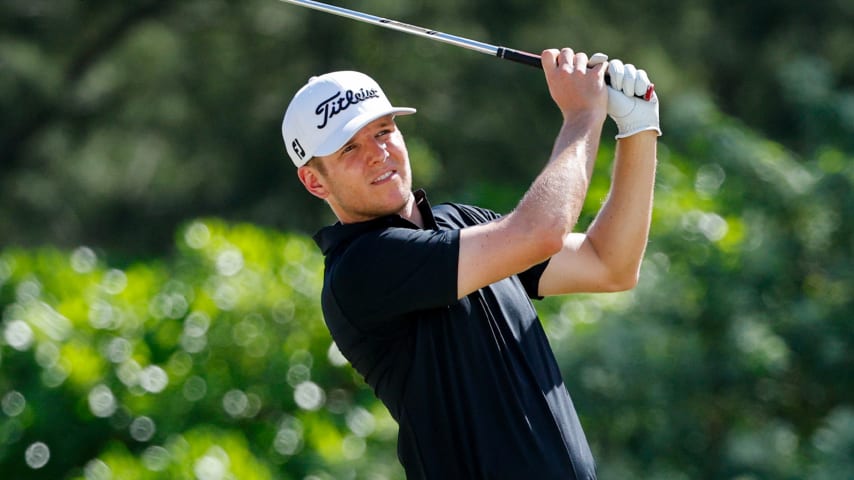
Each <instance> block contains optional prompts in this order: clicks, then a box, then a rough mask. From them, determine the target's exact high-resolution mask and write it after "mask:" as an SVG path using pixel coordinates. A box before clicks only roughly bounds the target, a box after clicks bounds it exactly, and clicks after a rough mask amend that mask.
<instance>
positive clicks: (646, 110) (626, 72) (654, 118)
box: [587, 53, 661, 139]
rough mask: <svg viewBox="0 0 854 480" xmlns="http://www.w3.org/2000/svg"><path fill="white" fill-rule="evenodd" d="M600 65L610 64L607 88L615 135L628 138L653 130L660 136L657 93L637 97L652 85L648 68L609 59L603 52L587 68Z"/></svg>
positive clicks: (591, 58)
mask: <svg viewBox="0 0 854 480" xmlns="http://www.w3.org/2000/svg"><path fill="white" fill-rule="evenodd" d="M601 64H607V65H608V76H609V77H610V80H611V86H610V87H609V88H608V115H610V117H611V118H612V119H614V122H615V123H616V124H617V136H616V137H615V138H617V139H620V138H625V137H628V136H631V135H634V134H636V133H638V132H643V131H646V130H654V131H656V132H657V133H658V135H661V127H660V126H659V120H658V95H657V94H655V93H653V95H652V98H651V99H649V100H643V99H640V98H637V97H636V96H635V95H640V96H643V95H644V93H646V91H647V89H648V88H649V86H650V84H651V82H650V81H649V76H647V73H646V71H644V70H642V69H638V68H636V67H635V66H634V65H632V64H630V63H629V64H624V63H623V62H622V61H620V60H618V59H613V60H611V61H608V56H607V55H605V54H602V53H596V54H594V55H593V56H592V57H590V60H589V61H588V62H587V66H588V67H595V66H597V65H601Z"/></svg>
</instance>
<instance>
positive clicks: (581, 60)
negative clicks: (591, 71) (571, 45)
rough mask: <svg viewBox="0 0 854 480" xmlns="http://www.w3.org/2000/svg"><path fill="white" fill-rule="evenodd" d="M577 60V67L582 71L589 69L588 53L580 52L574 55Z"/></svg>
mask: <svg viewBox="0 0 854 480" xmlns="http://www.w3.org/2000/svg"><path fill="white" fill-rule="evenodd" d="M574 60H575V68H576V69H578V70H581V71H582V72H585V71H587V61H588V58H587V54H586V53H584V52H578V53H576V54H575V56H574Z"/></svg>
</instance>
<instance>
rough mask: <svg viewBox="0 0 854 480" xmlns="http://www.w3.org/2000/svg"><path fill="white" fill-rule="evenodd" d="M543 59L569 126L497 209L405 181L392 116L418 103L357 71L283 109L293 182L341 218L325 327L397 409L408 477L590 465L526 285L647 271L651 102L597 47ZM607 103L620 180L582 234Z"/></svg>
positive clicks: (596, 284)
mask: <svg viewBox="0 0 854 480" xmlns="http://www.w3.org/2000/svg"><path fill="white" fill-rule="evenodd" d="M542 60H543V62H542V63H543V70H544V72H545V79H546V83H547V85H548V89H549V92H550V94H551V96H552V99H553V100H554V102H555V104H556V105H557V107H558V108H559V109H560V112H561V114H562V120H563V123H562V126H561V127H560V131H559V132H558V134H557V138H556V140H555V142H554V148H553V151H552V153H551V157H550V158H549V159H548V161H547V162H546V161H545V160H546V159H543V160H544V161H543V163H544V166H543V168H542V171H541V173H540V174H539V175H538V176H537V177H536V179H534V181H533V183H532V184H531V185H530V187H529V188H528V191H527V192H526V193H525V195H524V196H523V197H522V199H521V200H520V201H519V203H518V205H517V206H516V208H515V209H514V210H513V211H512V212H510V213H508V214H506V215H503V216H502V215H499V214H496V213H494V212H492V211H489V210H487V209H484V208H479V207H476V206H470V205H461V204H456V203H444V204H441V205H436V206H431V205H430V203H428V200H427V197H426V195H425V193H424V192H423V191H421V190H419V191H415V192H413V191H412V188H411V185H412V178H411V170H410V163H409V156H408V154H407V150H406V143H405V141H404V136H403V133H402V132H401V130H400V129H399V128H398V125H397V120H398V118H397V117H399V116H402V115H408V114H412V113H414V112H415V110H414V109H412V108H400V107H394V106H392V105H391V103H390V102H389V100H388V99H387V98H386V96H385V95H384V93H383V91H382V89H381V88H380V86H379V85H378V84H377V83H376V82H375V81H374V80H372V79H371V78H370V77H368V76H366V75H364V74H361V73H357V72H347V71H342V72H333V73H328V74H325V75H321V76H318V77H313V78H311V79H310V80H309V81H308V83H307V84H306V85H305V86H304V87H302V88H301V89H300V90H299V91H298V92H297V93H296V95H295V96H294V98H293V99H292V101H291V102H290V104H289V106H288V108H287V111H286V113H285V116H284V121H283V124H282V134H283V137H284V141H285V146H286V149H287V152H288V155H289V156H290V158H291V159H292V160H293V162H294V164H295V165H296V166H297V167H298V170H297V174H298V176H299V179H300V181H301V182H302V184H303V185H304V186H305V188H306V190H308V191H309V193H311V194H312V195H314V196H316V197H318V198H321V199H323V200H325V201H326V203H327V204H328V205H329V207H330V208H331V209H332V211H333V212H334V214H335V216H336V217H337V218H338V220H339V221H338V222H337V223H336V224H334V225H332V226H329V227H325V228H323V229H322V230H320V231H319V232H318V233H317V235H316V236H315V240H316V241H317V244H318V245H319V247H320V248H321V250H322V251H323V254H324V255H325V258H326V261H325V273H324V285H323V291H322V298H321V302H322V307H323V314H324V317H325V321H326V324H327V326H328V328H329V331H330V333H331V335H332V338H333V339H334V341H335V343H336V344H337V345H338V348H339V349H340V350H341V352H342V353H343V354H344V356H345V357H346V358H347V359H348V360H349V361H350V363H351V364H352V365H353V367H354V368H355V369H356V370H357V371H358V372H359V373H360V374H361V375H362V376H363V377H364V379H365V381H366V382H367V383H368V384H369V385H370V386H371V387H372V388H373V389H374V391H375V393H376V395H377V397H379V399H380V400H382V402H383V403H384V404H385V406H386V407H387V408H388V410H389V411H390V412H391V415H392V416H393V417H394V419H395V420H396V421H397V422H398V425H399V433H398V458H399V460H400V462H401V464H402V465H403V467H404V469H405V471H406V476H407V478H410V479H537V480H545V479H562V480H565V479H593V478H595V477H596V472H595V465H594V461H593V457H592V455H591V453H590V448H589V446H588V444H587V440H586V438H585V436H584V432H583V430H582V428H581V425H580V423H579V420H578V415H577V414H576V412H575V408H574V407H573V404H572V401H571V400H570V396H569V393H568V392H567V390H566V387H565V386H564V382H563V379H562V378H561V373H560V371H559V369H558V365H557V362H556V361H555V358H554V354H553V353H552V350H551V347H550V346H549V342H548V339H547V338H546V334H545V332H544V331H543V328H542V325H541V324H540V322H539V319H538V317H537V312H536V310H535V309H534V307H533V305H532V303H531V300H530V299H540V298H542V297H544V296H548V295H558V294H567V293H573V292H612V291H619V290H625V289H629V288H632V287H634V285H635V284H636V283H637V280H638V272H639V268H640V264H641V259H642V257H643V253H644V249H645V246H646V241H647V235H648V231H649V223H650V211H651V206H652V191H653V183H654V175H655V164H656V143H657V137H658V135H660V134H661V131H660V129H659V119H658V98H657V97H656V96H653V97H652V99H651V100H649V101H645V100H642V99H640V98H636V97H635V95H636V94H641V95H642V94H643V93H644V92H645V91H646V89H647V88H648V87H649V86H650V82H649V79H648V77H647V75H646V73H645V72H644V71H643V70H638V69H636V68H635V67H633V66H631V65H624V64H623V63H622V62H620V61H619V60H611V61H608V60H607V57H606V56H604V55H602V54H596V55H594V56H593V57H592V58H588V56H587V55H586V54H584V53H575V52H573V50H572V49H569V48H564V49H562V50H546V51H544V52H543V53H542ZM606 72H608V74H609V76H610V81H611V86H612V87H613V88H611V87H608V86H606V84H605V81H604V78H605V74H606ZM609 114H610V116H611V118H612V119H613V120H614V121H615V122H616V124H617V128H618V135H617V138H618V141H617V150H616V155H615V159H614V165H613V174H612V175H613V178H612V184H611V189H610V193H609V195H608V198H607V200H606V201H605V202H604V204H603V205H602V207H601V210H600V211H599V212H598V214H597V216H596V218H595V220H594V222H593V223H592V224H591V225H590V227H589V229H588V230H587V231H586V233H580V232H577V233H576V232H573V229H574V227H575V225H576V222H577V220H578V217H579V214H580V212H581V209H582V205H583V204H584V198H585V195H586V194H587V188H588V185H589V184H590V180H591V175H592V172H593V165H594V161H595V159H596V153H597V150H598V148H599V140H600V137H601V135H602V128H603V124H604V121H605V118H606V117H607V116H608V115H609ZM461 127H463V128H464V127H465V125H461Z"/></svg>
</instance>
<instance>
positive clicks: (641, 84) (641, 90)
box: [635, 69, 652, 97]
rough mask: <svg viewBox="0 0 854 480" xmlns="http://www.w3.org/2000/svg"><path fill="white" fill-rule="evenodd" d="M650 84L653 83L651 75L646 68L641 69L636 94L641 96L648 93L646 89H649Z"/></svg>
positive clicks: (636, 84) (636, 81)
mask: <svg viewBox="0 0 854 480" xmlns="http://www.w3.org/2000/svg"><path fill="white" fill-rule="evenodd" d="M650 84H652V82H650V81H649V75H647V73H646V70H644V69H639V70H638V78H637V79H636V80H635V95H637V96H641V97H642V96H644V95H646V91H647V90H648V89H649V86H650Z"/></svg>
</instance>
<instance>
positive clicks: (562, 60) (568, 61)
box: [557, 48, 575, 70]
mask: <svg viewBox="0 0 854 480" xmlns="http://www.w3.org/2000/svg"><path fill="white" fill-rule="evenodd" d="M574 56H575V52H573V51H572V49H571V48H562V49H561V50H560V56H559V57H558V60H557V62H558V65H567V66H569V68H570V70H571V69H574V68H575V61H574V59H573V57H574Z"/></svg>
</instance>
